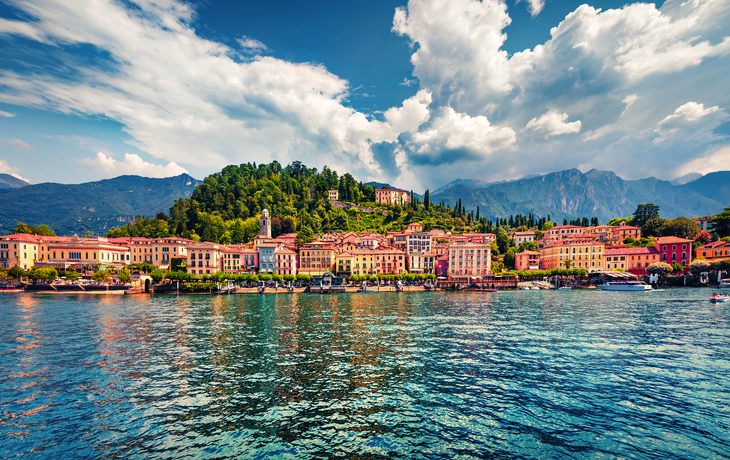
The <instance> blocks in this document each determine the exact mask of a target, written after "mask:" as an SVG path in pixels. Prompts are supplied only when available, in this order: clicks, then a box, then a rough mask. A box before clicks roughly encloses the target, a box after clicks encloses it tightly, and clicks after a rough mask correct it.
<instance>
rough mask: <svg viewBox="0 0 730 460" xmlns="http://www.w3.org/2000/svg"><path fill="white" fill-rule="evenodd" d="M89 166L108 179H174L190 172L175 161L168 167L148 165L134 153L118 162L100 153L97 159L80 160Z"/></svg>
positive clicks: (126, 154)
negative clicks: (131, 177)
mask: <svg viewBox="0 0 730 460" xmlns="http://www.w3.org/2000/svg"><path fill="white" fill-rule="evenodd" d="M79 161H80V162H81V163H84V164H88V165H89V166H91V167H93V168H94V169H96V170H97V171H100V172H103V173H105V175H107V176H108V177H115V176H120V175H136V176H144V177H174V176H179V175H180V174H183V173H187V172H188V171H187V170H186V169H185V168H183V167H181V166H179V165H178V164H177V163H175V162H174V161H171V162H169V163H168V164H167V165H165V166H162V165H156V164H152V163H148V162H146V161H144V160H143V159H142V158H140V156H139V155H136V154H134V153H125V154H124V160H122V161H117V160H115V159H114V158H113V157H111V156H107V155H105V154H104V153H102V152H98V153H97V154H96V157H95V158H84V159H82V160H79Z"/></svg>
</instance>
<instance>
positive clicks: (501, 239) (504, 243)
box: [496, 233, 510, 254]
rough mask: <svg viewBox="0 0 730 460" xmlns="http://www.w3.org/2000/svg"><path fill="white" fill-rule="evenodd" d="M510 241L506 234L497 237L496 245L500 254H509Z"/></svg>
mask: <svg viewBox="0 0 730 460" xmlns="http://www.w3.org/2000/svg"><path fill="white" fill-rule="evenodd" d="M509 241H510V240H509V237H508V236H507V235H506V234H504V233H500V235H499V236H498V237H497V240H496V243H497V248H498V249H499V253H500V254H506V253H507V251H508V250H509Z"/></svg>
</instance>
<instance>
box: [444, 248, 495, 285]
mask: <svg viewBox="0 0 730 460" xmlns="http://www.w3.org/2000/svg"><path fill="white" fill-rule="evenodd" d="M448 254H449V267H448V276H449V278H450V279H451V278H457V277H458V278H463V277H469V278H476V277H482V276H486V275H487V274H489V272H490V271H491V269H492V247H491V246H490V245H488V244H479V243H466V244H453V245H451V248H449V253H448Z"/></svg>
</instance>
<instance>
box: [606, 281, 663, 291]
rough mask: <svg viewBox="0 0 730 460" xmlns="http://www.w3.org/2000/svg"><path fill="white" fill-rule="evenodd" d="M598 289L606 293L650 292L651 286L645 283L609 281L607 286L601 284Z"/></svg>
mask: <svg viewBox="0 0 730 460" xmlns="http://www.w3.org/2000/svg"><path fill="white" fill-rule="evenodd" d="M598 287H599V288H600V289H602V290H604V291H650V290H651V286H649V285H648V284H646V283H644V282H643V281H609V282H607V283H606V284H599V285H598Z"/></svg>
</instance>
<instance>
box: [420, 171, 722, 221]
mask: <svg viewBox="0 0 730 460" xmlns="http://www.w3.org/2000/svg"><path fill="white" fill-rule="evenodd" d="M725 174H730V173H713V174H708V175H707V176H705V177H702V178H700V179H698V180H696V181H694V182H690V183H688V184H685V185H682V186H676V185H672V184H671V183H670V182H669V181H664V180H659V179H656V178H654V177H650V178H647V179H638V180H624V179H622V178H620V177H619V176H617V175H616V174H615V173H613V172H611V171H599V170H596V169H594V170H591V171H589V172H587V173H585V174H584V173H582V172H581V171H579V170H578V169H570V170H567V171H560V172H555V173H550V174H545V175H543V176H538V177H533V178H524V179H519V180H514V181H508V182H495V183H492V184H490V185H488V186H486V187H483V188H478V189H470V188H466V187H463V186H460V187H459V186H456V187H452V188H450V189H448V190H445V191H443V192H440V193H434V194H433V195H431V201H432V202H434V203H439V202H441V200H444V201H445V202H446V203H447V204H451V205H452V206H453V205H454V203H456V202H458V200H459V198H461V199H462V205H463V206H465V207H466V209H467V210H471V209H476V207H477V206H479V212H480V215H481V216H484V217H487V218H491V219H493V218H495V217H505V216H509V215H510V214H517V213H520V214H529V213H531V212H532V213H534V214H536V215H537V216H540V217H546V216H547V215H548V214H550V215H551V217H552V218H553V221H556V222H562V219H564V218H568V219H573V218H576V217H584V216H585V217H593V216H596V217H598V218H599V221H601V222H607V221H608V220H609V219H612V218H614V217H623V216H630V215H631V214H633V212H634V211H635V210H636V206H637V205H638V204H641V203H654V204H656V205H659V206H660V208H661V215H662V217H665V218H673V217H678V216H688V217H692V216H701V215H707V214H714V213H717V212H719V211H721V210H722V209H723V208H724V207H726V206H728V205H729V204H730V203H722V201H721V200H720V198H722V197H723V196H724V197H727V196H730V192H728V190H727V188H726V187H727V186H728V185H727V184H728V183H730V182H728V178H727V175H725ZM723 181H724V182H723ZM723 194H724V195H723ZM725 201H727V200H725Z"/></svg>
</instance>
